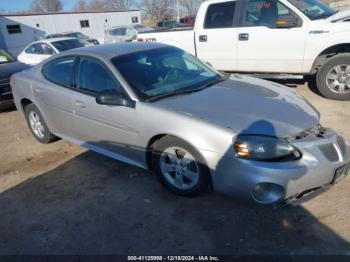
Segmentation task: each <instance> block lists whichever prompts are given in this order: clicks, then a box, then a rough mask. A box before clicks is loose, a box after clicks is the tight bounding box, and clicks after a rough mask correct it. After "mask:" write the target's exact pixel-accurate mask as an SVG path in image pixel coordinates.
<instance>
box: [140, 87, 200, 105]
mask: <svg viewBox="0 0 350 262" xmlns="http://www.w3.org/2000/svg"><path fill="white" fill-rule="evenodd" d="M203 89H204V88H198V89H190V90H179V91H176V92H172V93H167V94H163V95H158V96H154V97H151V98H149V99H147V100H146V101H147V102H155V101H158V100H161V99H163V98H167V97H172V96H178V95H185V94H191V93H195V92H199V91H201V90H203Z"/></svg>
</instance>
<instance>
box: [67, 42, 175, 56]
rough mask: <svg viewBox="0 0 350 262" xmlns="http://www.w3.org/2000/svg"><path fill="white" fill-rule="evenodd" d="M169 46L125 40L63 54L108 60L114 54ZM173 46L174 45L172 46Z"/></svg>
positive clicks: (120, 54) (119, 54) (118, 54)
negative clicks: (90, 56)
mask: <svg viewBox="0 0 350 262" xmlns="http://www.w3.org/2000/svg"><path fill="white" fill-rule="evenodd" d="M164 47H171V46H170V45H166V44H160V43H150V42H131V43H130V42H127V43H116V44H105V45H93V46H87V47H81V48H77V49H72V50H68V51H65V52H64V54H65V55H67V54H71V55H93V56H98V57H102V58H104V59H106V60H110V59H111V58H114V57H116V56H122V55H126V54H131V53H135V52H139V51H146V50H153V49H158V48H164ZM174 48H175V47H174Z"/></svg>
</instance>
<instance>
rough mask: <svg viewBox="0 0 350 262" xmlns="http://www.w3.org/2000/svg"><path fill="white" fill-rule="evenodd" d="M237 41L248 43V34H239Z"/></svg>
mask: <svg viewBox="0 0 350 262" xmlns="http://www.w3.org/2000/svg"><path fill="white" fill-rule="evenodd" d="M238 40H239V41H248V40H249V34H248V33H241V34H239V35H238Z"/></svg>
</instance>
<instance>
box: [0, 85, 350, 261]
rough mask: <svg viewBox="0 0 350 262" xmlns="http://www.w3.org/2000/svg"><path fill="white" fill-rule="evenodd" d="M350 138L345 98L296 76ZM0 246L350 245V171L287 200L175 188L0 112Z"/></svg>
mask: <svg viewBox="0 0 350 262" xmlns="http://www.w3.org/2000/svg"><path fill="white" fill-rule="evenodd" d="M298 91H299V92H300V93H301V94H303V95H304V96H306V97H307V98H308V99H309V100H310V102H311V103H313V104H314V105H315V107H316V108H317V109H318V110H319V111H320V112H321V114H322V123H323V125H325V126H328V127H332V128H333V129H335V130H336V131H337V132H339V133H340V134H341V135H343V136H344V137H345V138H346V139H347V140H350V128H349V127H350V102H339V101H330V100H326V99H323V98H321V97H320V96H318V95H316V94H314V93H313V92H311V91H310V90H309V89H308V88H307V87H306V86H298ZM0 146H1V149H2V150H0V236H1V237H0V254H124V255H125V254H130V255H134V254H144V255H145V254H173V255H180V254H182V255H186V254H216V255H223V254H348V255H350V190H349V187H350V177H347V178H346V179H344V180H343V181H342V182H341V183H339V184H337V185H336V186H335V187H333V188H332V189H331V190H330V191H328V192H326V193H324V194H323V195H321V196H319V197H317V198H315V199H313V200H311V201H309V202H307V203H305V204H303V205H301V206H298V207H293V208H283V209H280V210H277V211H276V210H272V209H271V208H269V207H261V206H254V205H251V204H247V203H242V202H240V201H238V200H236V199H232V198H229V197H226V196H222V195H219V194H215V193H208V194H206V195H204V196H201V197H198V198H190V199H187V198H181V197H178V196H175V195H173V194H171V193H169V192H168V191H166V190H165V189H163V187H162V186H161V185H160V184H159V183H158V181H157V180H156V178H155V177H154V175H152V174H151V173H149V172H147V171H144V170H141V169H139V168H135V167H132V166H129V165H126V164H123V163H121V162H118V161H115V160H112V159H109V158H107V157H104V156H101V155H98V154H96V153H93V152H90V151H86V150H85V149H83V148H81V147H79V146H76V145H72V144H70V143H68V142H66V141H63V140H61V141H59V142H56V143H54V144H50V145H41V144H39V143H37V142H36V141H35V140H34V139H33V138H32V137H31V135H30V133H29V130H28V128H27V127H26V123H25V121H24V119H23V117H22V116H21V115H20V114H19V112H17V111H15V110H12V111H11V110H10V111H7V112H2V113H1V114H0Z"/></svg>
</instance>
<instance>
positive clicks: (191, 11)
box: [179, 0, 203, 16]
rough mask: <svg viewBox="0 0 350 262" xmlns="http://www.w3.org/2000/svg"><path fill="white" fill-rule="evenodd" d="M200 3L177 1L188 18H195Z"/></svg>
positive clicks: (195, 0) (187, 0) (199, 1)
mask: <svg viewBox="0 0 350 262" xmlns="http://www.w3.org/2000/svg"><path fill="white" fill-rule="evenodd" d="M202 2H203V1H201V0H179V5H180V6H181V7H182V8H183V9H184V10H185V12H186V14H187V15H188V16H195V15H196V14H197V11H198V8H199V6H200V4H201V3H202Z"/></svg>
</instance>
